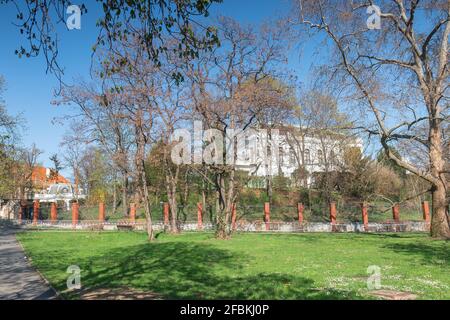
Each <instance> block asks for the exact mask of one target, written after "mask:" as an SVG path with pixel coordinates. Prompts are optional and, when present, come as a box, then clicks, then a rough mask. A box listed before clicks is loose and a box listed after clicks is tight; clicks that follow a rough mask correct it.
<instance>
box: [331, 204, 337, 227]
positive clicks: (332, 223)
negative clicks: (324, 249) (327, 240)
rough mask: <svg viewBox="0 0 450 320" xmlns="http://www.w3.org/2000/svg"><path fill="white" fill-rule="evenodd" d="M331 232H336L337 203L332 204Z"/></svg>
mask: <svg viewBox="0 0 450 320" xmlns="http://www.w3.org/2000/svg"><path fill="white" fill-rule="evenodd" d="M330 221H331V231H336V202H330Z"/></svg>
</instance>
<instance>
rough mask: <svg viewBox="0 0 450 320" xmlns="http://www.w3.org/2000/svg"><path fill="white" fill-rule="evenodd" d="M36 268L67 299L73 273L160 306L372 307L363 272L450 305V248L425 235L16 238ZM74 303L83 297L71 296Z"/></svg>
mask: <svg viewBox="0 0 450 320" xmlns="http://www.w3.org/2000/svg"><path fill="white" fill-rule="evenodd" d="M17 238H18V239H19V240H20V241H21V243H22V244H23V246H24V248H25V250H26V252H27V254H28V255H29V256H31V258H32V263H33V265H34V266H36V267H37V268H38V269H39V270H40V271H41V272H42V273H43V275H44V276H45V277H46V278H47V279H48V280H49V281H50V282H51V283H52V285H53V286H54V287H55V288H56V289H57V290H59V291H61V292H64V291H65V292H67V290H66V289H67V287H66V280H67V278H68V276H69V274H68V273H66V270H67V268H68V266H70V265H78V266H79V267H80V269H81V284H82V287H83V288H84V289H86V288H120V287H124V288H132V289H136V290H140V291H146V292H152V293H155V294H157V295H158V296H160V297H161V298H163V299H367V298H371V296H368V295H367V293H368V291H369V290H368V289H367V282H366V281H367V277H368V276H369V274H368V273H367V268H368V267H369V266H371V265H376V266H379V267H380V269H381V286H382V289H390V290H398V291H407V292H411V293H415V294H417V295H418V297H419V298H420V299H450V242H449V241H440V240H432V239H430V238H429V237H428V236H427V235H425V234H249V233H246V234H236V235H234V236H233V239H232V240H227V241H221V240H216V239H214V237H213V235H212V234H208V233H186V234H181V235H168V234H160V235H159V236H158V238H157V240H156V241H155V242H154V243H148V242H147V241H146V237H145V234H144V233H133V232H103V233H102V232H100V233H98V232H92V233H88V232H44V231H41V232H39V231H31V232H24V233H20V234H18V235H17ZM65 297H66V298H77V293H66V294H65Z"/></svg>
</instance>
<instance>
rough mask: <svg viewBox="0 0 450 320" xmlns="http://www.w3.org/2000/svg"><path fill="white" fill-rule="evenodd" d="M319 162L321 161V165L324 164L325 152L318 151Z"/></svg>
mask: <svg viewBox="0 0 450 320" xmlns="http://www.w3.org/2000/svg"><path fill="white" fill-rule="evenodd" d="M317 160H318V161H319V164H323V151H322V150H318V151H317Z"/></svg>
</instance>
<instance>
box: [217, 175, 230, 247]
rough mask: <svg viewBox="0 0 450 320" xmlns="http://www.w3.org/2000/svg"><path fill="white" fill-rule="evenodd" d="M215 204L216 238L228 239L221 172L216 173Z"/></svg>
mask: <svg viewBox="0 0 450 320" xmlns="http://www.w3.org/2000/svg"><path fill="white" fill-rule="evenodd" d="M216 190H217V202H216V203H217V205H216V221H217V224H216V238H217V239H222V240H224V239H228V232H227V222H226V220H225V217H226V210H227V206H226V203H225V197H226V195H225V188H224V180H223V176H222V174H221V173H219V174H217V175H216Z"/></svg>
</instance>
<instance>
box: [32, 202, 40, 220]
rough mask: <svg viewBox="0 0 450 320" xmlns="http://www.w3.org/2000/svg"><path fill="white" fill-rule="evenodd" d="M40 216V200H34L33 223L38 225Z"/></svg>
mask: <svg viewBox="0 0 450 320" xmlns="http://www.w3.org/2000/svg"><path fill="white" fill-rule="evenodd" d="M38 218H39V200H34V202H33V224H34V225H36V224H37V221H38Z"/></svg>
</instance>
